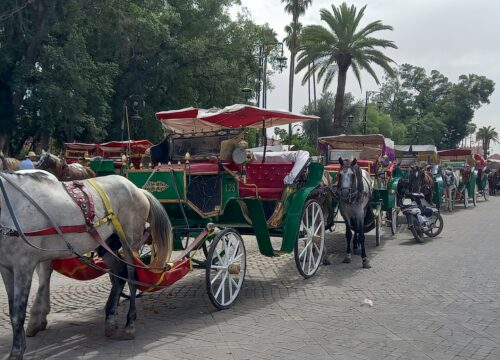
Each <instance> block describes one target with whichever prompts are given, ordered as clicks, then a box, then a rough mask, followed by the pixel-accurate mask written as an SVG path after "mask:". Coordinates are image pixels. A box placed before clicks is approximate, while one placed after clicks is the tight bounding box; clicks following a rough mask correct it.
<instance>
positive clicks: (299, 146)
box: [274, 121, 318, 155]
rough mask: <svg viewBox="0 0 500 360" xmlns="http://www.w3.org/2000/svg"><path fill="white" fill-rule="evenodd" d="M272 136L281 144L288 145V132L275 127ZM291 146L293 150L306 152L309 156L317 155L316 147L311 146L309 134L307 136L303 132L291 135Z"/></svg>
mask: <svg viewBox="0 0 500 360" xmlns="http://www.w3.org/2000/svg"><path fill="white" fill-rule="evenodd" d="M309 122H311V121H309ZM306 123H307V122H306ZM274 135H276V136H277V137H279V138H280V140H281V142H282V143H283V144H288V130H286V129H282V128H278V127H275V128H274ZM292 145H293V150H306V151H309V153H310V154H311V155H317V153H318V151H317V149H316V147H315V146H314V145H313V141H312V139H311V134H307V133H306V132H305V131H302V132H300V133H293V134H292Z"/></svg>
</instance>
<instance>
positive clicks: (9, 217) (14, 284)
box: [0, 173, 172, 359]
mask: <svg viewBox="0 0 500 360" xmlns="http://www.w3.org/2000/svg"><path fill="white" fill-rule="evenodd" d="M94 182H95V183H97V184H98V186H100V188H101V189H103V190H104V192H105V194H106V195H107V198H108V199H109V202H110V204H111V207H112V209H113V211H114V214H115V215H116V218H117V220H118V221H119V222H120V223H121V225H122V227H123V233H124V235H125V238H126V239H121V242H122V245H123V246H122V249H123V257H124V260H125V261H126V262H127V263H128V264H132V263H133V254H132V248H133V246H134V244H135V245H137V244H140V243H141V239H142V236H143V234H144V229H145V224H146V222H149V223H150V225H151V234H152V245H153V247H154V248H155V255H156V256H155V258H154V259H153V261H152V262H151V266H152V267H162V266H164V265H165V264H166V261H167V260H168V259H169V258H170V255H171V251H172V232H171V226H170V222H169V219H168V216H167V214H166V212H165V209H164V208H163V206H162V205H161V203H160V202H159V201H158V200H157V199H155V198H154V197H153V196H152V195H151V194H150V193H148V192H147V191H145V190H141V189H139V188H137V187H136V186H135V185H134V184H132V183H131V182H130V181H128V180H127V179H126V178H124V177H122V176H118V175H110V176H104V177H100V178H96V179H94ZM82 183H83V184H84V186H85V187H86V190H87V192H89V193H90V194H91V196H92V198H93V199H94V206H95V217H96V219H97V220H99V219H103V218H105V217H107V216H108V215H109V211H108V210H107V208H106V205H105V204H104V200H103V198H102V197H101V196H100V195H99V193H98V192H97V190H96V188H94V187H93V186H92V185H91V184H89V182H88V181H87V180H83V181H82ZM0 190H1V191H0V253H1V254H9V256H0V272H1V274H2V278H3V281H4V285H5V288H6V291H7V296H8V300H9V314H10V319H11V323H12V330H13V343H12V348H11V352H10V359H22V357H23V354H24V351H25V349H26V340H25V332H24V328H23V325H24V321H25V318H26V304H27V302H28V297H29V292H30V287H31V281H32V276H33V272H34V269H35V267H36V266H37V265H39V264H40V267H39V271H38V274H39V283H40V285H39V288H38V292H37V295H36V298H35V302H34V304H33V307H32V309H31V314H30V322H29V324H28V329H27V332H28V333H29V335H34V334H36V333H37V332H38V331H40V330H44V329H45V327H46V326H47V314H48V312H49V310H50V303H49V300H50V294H49V283H50V275H51V273H52V268H51V266H50V259H54V258H67V257H73V256H75V254H84V253H86V252H89V251H92V250H94V249H95V248H97V247H99V243H98V242H97V241H96V240H95V239H94V237H93V236H91V235H90V234H89V232H78V233H71V234H67V236H64V238H63V237H62V236H60V235H37V236H30V237H29V238H27V237H23V236H22V234H24V233H28V232H31V231H34V230H40V229H46V228H50V227H55V225H54V223H53V221H54V220H53V219H57V224H56V226H57V227H59V228H60V227H62V226H72V225H85V219H84V215H83V212H82V210H81V209H80V207H79V206H78V205H77V204H76V203H75V201H74V200H73V199H72V198H71V197H70V195H69V194H68V192H67V191H66V190H65V189H64V187H63V185H62V183H60V182H59V181H57V180H54V178H53V177H49V176H47V175H45V174H40V173H34V174H5V173H2V174H0ZM28 197H30V198H31V199H32V201H33V202H31V201H30V200H29V199H28ZM35 204H38V206H41V208H42V210H43V212H44V213H45V215H44V214H42V213H41V210H40V209H38V208H37V205H35ZM108 209H109V207H108ZM49 218H50V219H49ZM94 223H95V222H94ZM90 229H94V230H95V231H96V232H97V233H98V235H99V236H100V238H101V239H108V238H110V237H112V236H113V237H116V235H115V234H116V233H117V232H119V231H117V229H116V228H115V226H114V225H113V223H111V222H109V221H104V222H102V223H101V225H100V226H98V227H92V228H90ZM124 242H126V244H125V243H124ZM103 258H104V260H105V261H106V263H107V265H108V267H109V269H111V271H112V272H113V273H115V274H119V273H121V272H123V270H124V268H126V275H125V277H128V279H135V268H134V267H133V266H131V265H127V266H125V265H124V263H123V262H121V261H120V260H118V259H117V258H116V257H115V256H113V255H112V254H110V253H108V252H107V253H106V254H105V255H104V256H103ZM124 285H125V281H124V280H123V279H120V278H116V277H113V276H112V289H111V292H110V295H109V298H108V302H107V304H106V322H105V334H106V335H107V336H111V335H113V334H114V333H115V332H116V328H117V319H116V317H117V306H118V301H119V297H120V293H121V291H122V290H123V286H124ZM129 287H130V294H131V295H132V296H131V298H130V304H129V311H128V315H127V324H126V326H125V336H127V337H129V338H132V337H133V336H134V334H135V325H134V322H135V319H136V310H135V293H136V288H137V285H136V284H135V283H134V282H129Z"/></svg>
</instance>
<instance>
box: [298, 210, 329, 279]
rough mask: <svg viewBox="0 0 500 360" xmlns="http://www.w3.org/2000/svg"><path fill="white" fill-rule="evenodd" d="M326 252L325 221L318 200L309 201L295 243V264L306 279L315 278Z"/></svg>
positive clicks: (303, 212)
mask: <svg viewBox="0 0 500 360" xmlns="http://www.w3.org/2000/svg"><path fill="white" fill-rule="evenodd" d="M324 250H325V219H324V216H323V211H322V210H321V206H320V205H319V203H318V202H317V201H316V200H309V201H308V202H306V204H305V206H304V210H303V211H302V220H301V222H300V227H299V236H298V238H297V241H296V242H295V248H294V256H295V264H296V265H297V269H298V270H299V273H300V275H302V276H303V277H304V278H305V279H308V278H310V277H311V276H313V275H314V274H315V273H316V271H317V270H318V268H319V265H320V264H321V259H322V257H323V252H324Z"/></svg>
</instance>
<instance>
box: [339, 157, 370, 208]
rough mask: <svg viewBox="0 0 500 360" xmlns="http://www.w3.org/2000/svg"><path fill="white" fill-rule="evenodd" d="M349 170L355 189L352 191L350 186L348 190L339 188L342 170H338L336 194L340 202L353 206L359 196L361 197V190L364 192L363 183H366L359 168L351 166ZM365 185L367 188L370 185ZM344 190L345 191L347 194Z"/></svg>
mask: <svg viewBox="0 0 500 360" xmlns="http://www.w3.org/2000/svg"><path fill="white" fill-rule="evenodd" d="M350 168H351V170H352V176H353V177H354V179H355V183H356V189H353V188H352V186H351V187H350V188H342V187H341V186H340V185H341V174H342V170H343V169H340V171H339V173H338V181H337V188H338V190H337V193H338V196H339V197H340V198H341V199H342V200H344V201H345V202H347V203H348V204H354V203H356V202H357V201H359V200H360V199H361V195H363V190H364V186H363V181H365V182H366V180H365V179H364V178H363V174H362V172H361V170H360V168H359V166H351V167H350ZM353 183H354V181H353ZM367 185H368V188H370V184H369V183H367ZM344 190H347V192H346V191H344Z"/></svg>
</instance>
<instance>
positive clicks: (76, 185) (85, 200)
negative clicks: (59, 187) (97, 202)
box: [62, 180, 95, 226]
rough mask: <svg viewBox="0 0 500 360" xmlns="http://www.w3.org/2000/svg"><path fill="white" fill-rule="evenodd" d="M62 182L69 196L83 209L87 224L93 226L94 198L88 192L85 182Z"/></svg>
mask: <svg viewBox="0 0 500 360" xmlns="http://www.w3.org/2000/svg"><path fill="white" fill-rule="evenodd" d="M62 184H63V186H64V188H65V189H66V191H67V192H68V194H69V196H70V197H71V198H72V199H73V200H74V201H75V203H76V204H77V205H78V206H79V207H80V209H81V210H82V213H83V216H84V217H85V223H86V224H87V226H92V223H93V221H94V218H95V209H94V198H93V197H92V195H91V194H90V193H89V192H88V190H87V188H86V187H85V184H84V183H83V182H82V181H78V180H75V181H64V182H63V183H62Z"/></svg>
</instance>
